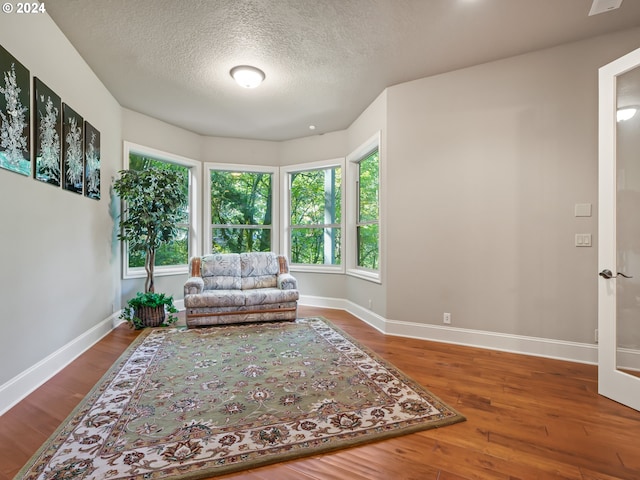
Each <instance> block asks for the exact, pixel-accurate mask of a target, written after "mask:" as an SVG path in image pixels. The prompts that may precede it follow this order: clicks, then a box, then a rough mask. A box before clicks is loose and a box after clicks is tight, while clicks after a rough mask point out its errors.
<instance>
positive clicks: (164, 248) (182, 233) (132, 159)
mask: <svg viewBox="0 0 640 480" xmlns="http://www.w3.org/2000/svg"><path fill="white" fill-rule="evenodd" d="M152 167H155V168H159V169H161V170H172V171H175V172H178V173H179V175H180V178H181V182H180V184H181V186H182V191H183V192H184V198H185V202H184V204H185V207H184V210H183V211H182V212H180V213H181V215H180V218H179V223H184V224H185V226H179V227H178V228H177V230H178V232H177V236H176V238H175V239H174V240H173V241H172V242H169V243H165V244H162V245H161V246H160V247H159V248H158V249H157V250H156V259H155V266H156V267H160V266H169V265H186V264H187V262H188V261H189V239H188V227H187V226H186V225H187V224H188V223H189V201H188V198H189V167H185V166H183V165H177V164H174V163H169V162H165V161H162V160H159V159H157V158H152V157H148V156H144V155H139V154H136V153H133V152H130V153H129V169H130V170H138V171H140V170H145V169H147V168H152ZM145 255H146V252H145V251H144V250H143V249H134V248H132V247H129V267H131V268H134V267H144V262H145Z"/></svg>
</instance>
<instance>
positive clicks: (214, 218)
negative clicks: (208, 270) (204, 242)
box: [210, 170, 273, 253]
mask: <svg viewBox="0 0 640 480" xmlns="http://www.w3.org/2000/svg"><path fill="white" fill-rule="evenodd" d="M210 179H211V239H212V246H211V247H212V251H213V252H217V253H241V252H268V251H271V228H272V217H271V210H272V198H273V195H272V174H270V173H260V172H243V171H224V170H211V173H210Z"/></svg>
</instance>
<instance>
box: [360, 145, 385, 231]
mask: <svg viewBox="0 0 640 480" xmlns="http://www.w3.org/2000/svg"><path fill="white" fill-rule="evenodd" d="M378 157H379V155H378V150H377V149H376V150H375V151H373V152H372V153H370V154H369V155H368V156H367V157H365V158H364V159H362V160H361V161H360V162H359V169H358V181H359V185H360V190H359V192H358V195H359V206H360V211H359V212H358V218H359V222H367V221H371V220H377V219H378V188H379V185H380V182H379V172H378V163H379V162H378Z"/></svg>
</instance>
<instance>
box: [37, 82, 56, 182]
mask: <svg viewBox="0 0 640 480" xmlns="http://www.w3.org/2000/svg"><path fill="white" fill-rule="evenodd" d="M33 90H34V92H35V102H34V107H35V111H36V114H35V125H36V128H35V133H34V134H35V137H36V138H35V152H36V155H35V169H34V177H35V178H37V179H38V180H42V181H43V182H46V183H50V184H52V185H56V186H59V185H60V169H61V164H62V144H61V136H62V101H61V99H60V97H59V96H58V95H56V94H55V93H54V92H53V90H51V89H50V88H49V87H47V86H46V85H45V84H44V83H43V82H42V81H41V80H40V79H39V78H35V79H34V80H33Z"/></svg>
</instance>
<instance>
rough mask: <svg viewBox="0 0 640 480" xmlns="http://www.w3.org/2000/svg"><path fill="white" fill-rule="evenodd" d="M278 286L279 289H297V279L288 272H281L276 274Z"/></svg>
mask: <svg viewBox="0 0 640 480" xmlns="http://www.w3.org/2000/svg"><path fill="white" fill-rule="evenodd" d="M278 288H279V289H280V290H297V289H298V281H297V280H296V278H295V277H294V276H293V275H291V274H290V273H281V274H280V275H278Z"/></svg>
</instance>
